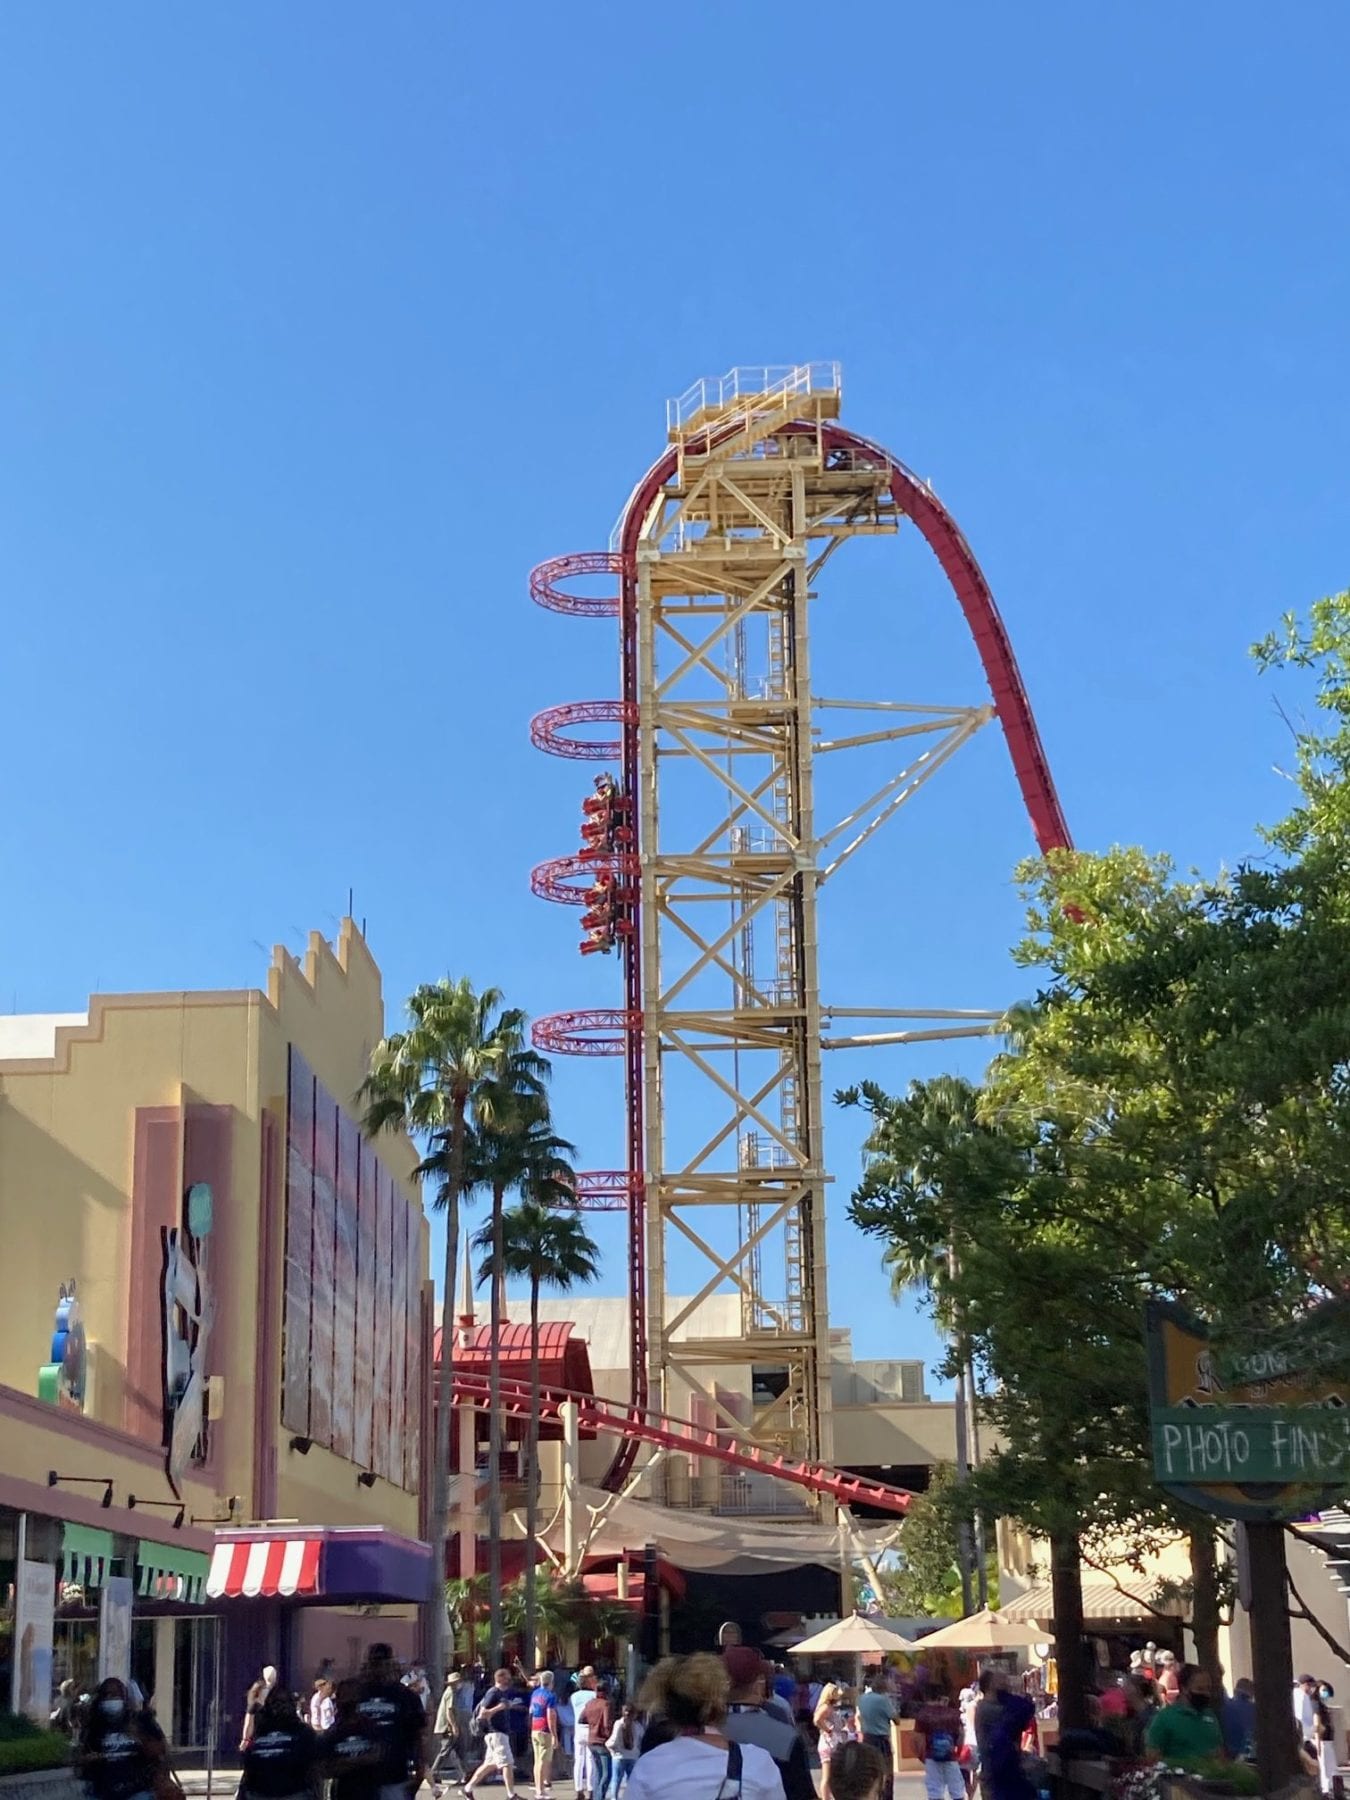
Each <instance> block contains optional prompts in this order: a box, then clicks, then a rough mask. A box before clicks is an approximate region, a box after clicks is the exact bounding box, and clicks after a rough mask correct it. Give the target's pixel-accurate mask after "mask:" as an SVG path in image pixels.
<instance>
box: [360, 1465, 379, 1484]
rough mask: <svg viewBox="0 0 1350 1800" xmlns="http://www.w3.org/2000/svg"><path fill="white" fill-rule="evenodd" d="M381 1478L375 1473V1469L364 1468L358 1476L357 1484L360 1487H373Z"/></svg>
mask: <svg viewBox="0 0 1350 1800" xmlns="http://www.w3.org/2000/svg"><path fill="white" fill-rule="evenodd" d="M379 1479H380V1478H379V1476H378V1475H377V1474H376V1473H375V1471H374V1469H362V1471H361V1473H360V1474H359V1475H358V1476H357V1478H356V1485H357V1486H358V1487H365V1488H371V1487H374V1485H375V1483H376V1482H377V1481H378V1480H379Z"/></svg>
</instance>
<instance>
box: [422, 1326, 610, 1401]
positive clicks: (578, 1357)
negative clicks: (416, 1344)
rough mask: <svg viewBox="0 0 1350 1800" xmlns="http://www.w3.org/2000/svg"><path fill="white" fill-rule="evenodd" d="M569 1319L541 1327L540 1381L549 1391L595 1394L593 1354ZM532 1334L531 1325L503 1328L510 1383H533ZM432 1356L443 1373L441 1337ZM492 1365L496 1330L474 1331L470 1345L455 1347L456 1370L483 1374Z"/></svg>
mask: <svg viewBox="0 0 1350 1800" xmlns="http://www.w3.org/2000/svg"><path fill="white" fill-rule="evenodd" d="M574 1332H575V1327H574V1326H573V1324H572V1322H571V1320H569V1319H541V1320H540V1323H539V1380H540V1384H541V1385H542V1386H543V1387H546V1388H567V1389H568V1390H570V1391H571V1392H572V1393H575V1394H593V1393H594V1392H595V1382H594V1380H593V1378H592V1376H591V1358H590V1352H589V1350H588V1349H587V1346H586V1340H585V1338H583V1337H577V1336H575V1335H574ZM530 1344H531V1332H530V1328H529V1326H528V1325H519V1324H514V1323H512V1322H509V1321H508V1322H507V1323H505V1324H503V1326H502V1328H501V1338H500V1360H501V1372H502V1375H503V1376H504V1378H505V1379H506V1380H507V1381H528V1380H529V1379H530ZM432 1356H433V1357H434V1359H435V1366H436V1369H437V1370H438V1371H439V1369H440V1361H441V1334H440V1332H439V1331H438V1332H437V1333H436V1334H435V1337H434V1339H433V1340H432ZM491 1362H492V1327H491V1325H478V1326H475V1327H473V1336H472V1337H471V1338H470V1340H469V1342H468V1343H467V1344H461V1343H458V1342H457V1343H456V1344H455V1367H456V1368H458V1369H472V1370H474V1371H475V1372H476V1373H481V1372H483V1371H485V1370H487V1369H488V1367H489V1366H490V1365H491Z"/></svg>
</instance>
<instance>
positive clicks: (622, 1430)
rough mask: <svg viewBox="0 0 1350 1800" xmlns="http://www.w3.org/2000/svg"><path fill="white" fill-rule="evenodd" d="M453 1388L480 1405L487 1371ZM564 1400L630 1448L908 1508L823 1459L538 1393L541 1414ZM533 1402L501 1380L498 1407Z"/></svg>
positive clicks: (894, 1491)
mask: <svg viewBox="0 0 1350 1800" xmlns="http://www.w3.org/2000/svg"><path fill="white" fill-rule="evenodd" d="M453 1393H454V1398H455V1403H456V1404H457V1405H460V1406H466V1405H467V1406H474V1407H477V1408H479V1409H480V1410H481V1409H483V1408H486V1407H487V1406H488V1405H489V1404H490V1402H491V1379H490V1377H489V1376H487V1375H476V1374H475V1375H470V1374H467V1373H465V1372H464V1371H462V1370H460V1369H456V1370H455V1373H454V1387H453ZM565 1400H572V1401H574V1402H575V1403H576V1408H577V1415H578V1419H579V1421H580V1424H581V1425H582V1426H584V1427H588V1428H590V1429H592V1430H595V1431H602V1432H606V1433H608V1434H609V1435H611V1436H613V1437H617V1438H620V1439H621V1440H623V1441H625V1442H627V1443H631V1444H632V1445H633V1446H634V1449H635V1450H636V1446H637V1445H638V1444H653V1445H656V1446H658V1447H660V1448H661V1449H663V1450H678V1451H681V1452H684V1453H686V1454H688V1455H690V1456H704V1457H708V1458H710V1459H711V1460H712V1461H713V1462H721V1463H726V1464H727V1465H728V1466H729V1467H730V1468H733V1469H746V1470H750V1471H753V1472H755V1473H757V1474H760V1475H772V1476H773V1477H774V1478H775V1479H776V1480H778V1481H787V1482H790V1483H791V1484H792V1485H793V1486H794V1487H801V1488H806V1489H807V1491H808V1492H810V1493H813V1494H828V1495H830V1497H831V1498H832V1499H834V1500H837V1501H839V1502H840V1503H841V1504H843V1505H845V1506H849V1505H855V1506H873V1507H876V1508H877V1510H878V1511H882V1512H892V1513H904V1512H905V1511H906V1510H907V1509H908V1507H909V1502H910V1498H911V1496H910V1495H909V1493H908V1492H907V1491H906V1490H905V1489H904V1488H896V1487H889V1486H888V1485H887V1484H886V1483H885V1482H884V1481H864V1480H863V1479H862V1478H861V1477H860V1476H857V1475H849V1474H847V1473H845V1471H843V1470H842V1469H831V1468H828V1467H827V1466H826V1465H825V1464H824V1463H815V1462H793V1461H791V1460H790V1459H788V1458H786V1457H782V1456H776V1455H774V1454H773V1453H772V1452H771V1451H767V1450H763V1449H761V1448H760V1447H759V1446H758V1445H757V1444H742V1443H736V1442H734V1441H732V1440H731V1439H730V1438H729V1437H728V1436H727V1433H726V1432H725V1431H722V1430H720V1429H719V1430H716V1431H706V1430H704V1429H702V1428H701V1427H699V1426H697V1425H690V1424H688V1423H686V1421H685V1420H683V1419H672V1418H670V1417H669V1416H668V1415H667V1414H664V1413H649V1412H645V1411H639V1410H638V1409H637V1408H636V1407H632V1406H618V1405H616V1404H615V1403H613V1402H611V1401H608V1400H602V1399H600V1398H599V1397H598V1396H597V1395H595V1394H577V1393H569V1392H567V1391H566V1390H565V1389H561V1388H549V1389H547V1390H545V1391H544V1392H543V1393H542V1394H541V1395H540V1412H541V1416H543V1417H545V1418H550V1419H552V1418H556V1417H557V1415H558V1409H559V1407H560V1406H561V1405H562V1404H563V1402H564V1401H565ZM533 1404H534V1402H533V1397H532V1395H531V1392H530V1388H529V1384H528V1383H527V1382H516V1381H503V1382H502V1383H501V1406H502V1410H503V1411H504V1412H505V1413H507V1414H508V1415H510V1416H513V1417H522V1416H523V1417H528V1416H529V1413H530V1411H531V1408H532V1406H533ZM611 1474H612V1470H611Z"/></svg>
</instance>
